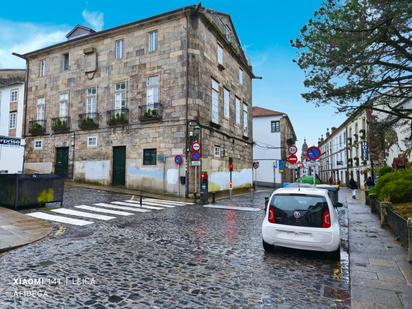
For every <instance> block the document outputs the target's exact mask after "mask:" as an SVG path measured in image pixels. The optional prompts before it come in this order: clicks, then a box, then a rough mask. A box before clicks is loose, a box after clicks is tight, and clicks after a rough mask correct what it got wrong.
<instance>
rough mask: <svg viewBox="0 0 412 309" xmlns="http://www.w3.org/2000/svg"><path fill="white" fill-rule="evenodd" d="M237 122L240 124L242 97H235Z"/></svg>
mask: <svg viewBox="0 0 412 309" xmlns="http://www.w3.org/2000/svg"><path fill="white" fill-rule="evenodd" d="M235 112H236V124H240V99H239V98H235Z"/></svg>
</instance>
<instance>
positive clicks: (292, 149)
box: [288, 146, 298, 154]
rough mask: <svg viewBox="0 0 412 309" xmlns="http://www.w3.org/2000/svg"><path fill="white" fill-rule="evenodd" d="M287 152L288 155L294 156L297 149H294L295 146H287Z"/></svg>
mask: <svg viewBox="0 0 412 309" xmlns="http://www.w3.org/2000/svg"><path fill="white" fill-rule="evenodd" d="M288 152H289V153H290V154H295V153H297V152H298V147H296V146H288Z"/></svg>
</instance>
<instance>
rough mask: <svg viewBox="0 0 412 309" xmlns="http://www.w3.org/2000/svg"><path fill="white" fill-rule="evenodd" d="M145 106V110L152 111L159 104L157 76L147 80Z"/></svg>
mask: <svg viewBox="0 0 412 309" xmlns="http://www.w3.org/2000/svg"><path fill="white" fill-rule="evenodd" d="M146 83H147V90H146V104H147V108H151V109H154V108H156V107H157V105H158V103H159V76H151V77H149V78H148V79H147V82H146Z"/></svg>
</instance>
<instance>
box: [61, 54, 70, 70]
mask: <svg viewBox="0 0 412 309" xmlns="http://www.w3.org/2000/svg"><path fill="white" fill-rule="evenodd" d="M62 70H63V71H68V70H69V53H66V54H63V63H62Z"/></svg>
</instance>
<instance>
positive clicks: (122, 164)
mask: <svg viewBox="0 0 412 309" xmlns="http://www.w3.org/2000/svg"><path fill="white" fill-rule="evenodd" d="M112 183H113V186H124V185H125V183H126V146H118V147H113V173H112Z"/></svg>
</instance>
